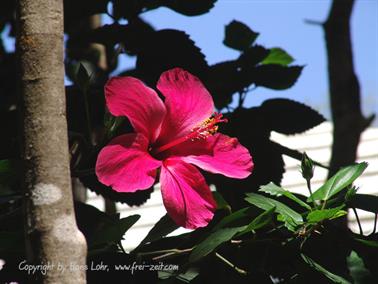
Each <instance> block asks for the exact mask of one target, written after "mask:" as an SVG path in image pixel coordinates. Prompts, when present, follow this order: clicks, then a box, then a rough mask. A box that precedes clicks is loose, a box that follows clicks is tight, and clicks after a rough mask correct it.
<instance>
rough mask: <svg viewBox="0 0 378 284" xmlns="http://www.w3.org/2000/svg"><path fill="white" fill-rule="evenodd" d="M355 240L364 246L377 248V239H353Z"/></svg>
mask: <svg viewBox="0 0 378 284" xmlns="http://www.w3.org/2000/svg"><path fill="white" fill-rule="evenodd" d="M355 240H356V241H357V242H360V243H362V244H364V245H366V246H369V247H372V248H378V242H377V241H370V240H364V239H358V238H356V239H355Z"/></svg>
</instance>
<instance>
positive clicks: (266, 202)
mask: <svg viewBox="0 0 378 284" xmlns="http://www.w3.org/2000/svg"><path fill="white" fill-rule="evenodd" d="M245 200H246V201H247V202H249V203H251V204H253V205H255V206H257V207H259V208H261V209H263V210H265V211H267V210H270V209H271V208H273V207H275V208H276V209H275V212H276V213H279V214H281V215H282V216H284V217H287V218H291V219H292V220H293V221H294V222H295V223H296V224H297V225H298V224H301V223H302V222H303V218H302V216H301V214H299V213H297V212H295V211H294V210H293V209H291V208H289V207H288V206H287V205H285V204H283V203H281V202H279V201H277V200H274V199H271V198H268V197H265V196H263V195H260V194H256V193H247V197H246V198H245Z"/></svg>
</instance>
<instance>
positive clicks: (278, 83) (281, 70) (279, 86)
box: [254, 64, 303, 90]
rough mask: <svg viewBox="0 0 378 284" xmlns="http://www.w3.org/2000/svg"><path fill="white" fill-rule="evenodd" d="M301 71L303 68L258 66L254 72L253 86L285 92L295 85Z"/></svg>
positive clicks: (273, 65) (271, 65) (276, 65)
mask: <svg viewBox="0 0 378 284" xmlns="http://www.w3.org/2000/svg"><path fill="white" fill-rule="evenodd" d="M302 69H303V66H291V67H286V66H281V65H278V64H267V65H260V66H257V67H256V68H255V70H254V76H255V84H256V86H262V87H266V88H269V89H274V90H285V89H288V88H290V87H292V86H293V85H294V84H295V82H296V81H297V79H298V77H299V76H300V75H301V72H302Z"/></svg>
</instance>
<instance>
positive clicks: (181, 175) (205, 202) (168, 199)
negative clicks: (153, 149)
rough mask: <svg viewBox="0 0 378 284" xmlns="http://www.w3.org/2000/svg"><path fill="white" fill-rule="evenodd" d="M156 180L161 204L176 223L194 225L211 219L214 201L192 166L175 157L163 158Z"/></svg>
mask: <svg viewBox="0 0 378 284" xmlns="http://www.w3.org/2000/svg"><path fill="white" fill-rule="evenodd" d="M160 183H161V192H162V195H163V202H164V206H165V208H166V209H167V212H168V214H169V216H171V218H172V219H173V220H174V221H175V222H176V223H177V224H178V225H180V226H183V227H185V228H188V229H196V228H198V227H204V226H206V225H207V224H208V223H209V222H210V221H211V219H212V218H213V216H214V211H215V209H216V203H215V201H214V199H213V196H212V194H211V191H210V189H209V187H208V185H207V184H206V181H205V179H204V177H203V176H202V175H201V173H200V172H199V171H198V170H197V168H196V167H194V166H192V165H190V164H186V163H184V162H182V161H180V160H179V159H168V160H165V161H164V163H163V166H162V168H161V174H160Z"/></svg>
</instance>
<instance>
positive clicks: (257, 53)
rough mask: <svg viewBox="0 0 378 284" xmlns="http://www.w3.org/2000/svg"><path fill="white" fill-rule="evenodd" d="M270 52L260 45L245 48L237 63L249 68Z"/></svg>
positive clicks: (243, 67) (241, 66)
mask: <svg viewBox="0 0 378 284" xmlns="http://www.w3.org/2000/svg"><path fill="white" fill-rule="evenodd" d="M268 54H269V50H268V49H265V48H264V47H262V46H260V45H257V44H255V45H253V46H251V47H249V48H248V49H247V50H245V51H244V52H243V53H242V54H241V55H240V56H239V58H238V60H237V63H238V65H239V67H240V68H242V69H249V68H251V67H254V66H256V64H258V63H260V62H261V61H262V60H264V58H266V57H267V56H268Z"/></svg>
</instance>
